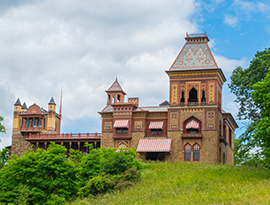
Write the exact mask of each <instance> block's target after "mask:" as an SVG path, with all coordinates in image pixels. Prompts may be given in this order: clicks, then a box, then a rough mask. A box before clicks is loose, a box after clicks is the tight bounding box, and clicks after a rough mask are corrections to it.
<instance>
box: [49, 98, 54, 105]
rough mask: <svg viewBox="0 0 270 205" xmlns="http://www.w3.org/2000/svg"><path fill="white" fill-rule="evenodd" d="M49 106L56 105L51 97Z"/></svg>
mask: <svg viewBox="0 0 270 205" xmlns="http://www.w3.org/2000/svg"><path fill="white" fill-rule="evenodd" d="M49 105H56V104H55V102H54V99H53V97H52V98H51V100H50V102H49Z"/></svg>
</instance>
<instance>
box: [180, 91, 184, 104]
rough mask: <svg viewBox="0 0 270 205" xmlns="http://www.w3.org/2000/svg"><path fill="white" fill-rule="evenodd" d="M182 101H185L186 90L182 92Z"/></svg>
mask: <svg viewBox="0 0 270 205" xmlns="http://www.w3.org/2000/svg"><path fill="white" fill-rule="evenodd" d="M181 102H183V103H184V102H185V93H184V91H182V92H181Z"/></svg>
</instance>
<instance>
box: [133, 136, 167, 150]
mask: <svg viewBox="0 0 270 205" xmlns="http://www.w3.org/2000/svg"><path fill="white" fill-rule="evenodd" d="M171 141H172V140H171V139H150V140H146V139H140V141H139V144H138V147H137V151H136V152H171Z"/></svg>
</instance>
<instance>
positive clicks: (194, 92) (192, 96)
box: [188, 88, 198, 102]
mask: <svg viewBox="0 0 270 205" xmlns="http://www.w3.org/2000/svg"><path fill="white" fill-rule="evenodd" d="M188 102H198V98H197V90H196V89H195V88H192V89H191V90H190V91H189V99H188Z"/></svg>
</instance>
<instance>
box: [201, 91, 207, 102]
mask: <svg viewBox="0 0 270 205" xmlns="http://www.w3.org/2000/svg"><path fill="white" fill-rule="evenodd" d="M205 101H206V99H205V91H204V90H203V91H202V102H205Z"/></svg>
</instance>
